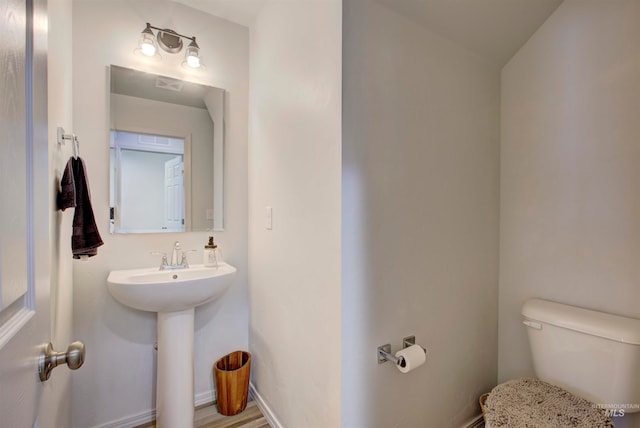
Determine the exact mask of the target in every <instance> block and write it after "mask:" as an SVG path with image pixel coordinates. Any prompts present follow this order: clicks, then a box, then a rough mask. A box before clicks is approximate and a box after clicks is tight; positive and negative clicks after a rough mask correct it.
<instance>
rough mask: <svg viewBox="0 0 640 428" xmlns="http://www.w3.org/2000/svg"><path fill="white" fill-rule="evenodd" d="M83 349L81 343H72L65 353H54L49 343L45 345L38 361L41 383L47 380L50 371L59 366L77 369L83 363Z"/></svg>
mask: <svg viewBox="0 0 640 428" xmlns="http://www.w3.org/2000/svg"><path fill="white" fill-rule="evenodd" d="M84 355H85V347H84V343H82V342H73V343H72V344H71V345H69V347H68V348H67V351H66V352H56V351H54V350H53V345H52V344H51V343H49V344H47V346H45V348H44V352H43V353H42V355H41V356H40V360H39V361H38V373H39V374H40V380H41V381H42V382H44V381H46V380H48V379H49V377H50V376H51V371H52V370H53V369H55V368H56V367H58V366H59V365H61V364H66V365H67V366H68V367H69V368H70V369H71V370H77V369H79V368H80V367H81V366H82V364H83V363H84Z"/></svg>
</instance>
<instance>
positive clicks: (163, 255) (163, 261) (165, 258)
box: [149, 251, 169, 270]
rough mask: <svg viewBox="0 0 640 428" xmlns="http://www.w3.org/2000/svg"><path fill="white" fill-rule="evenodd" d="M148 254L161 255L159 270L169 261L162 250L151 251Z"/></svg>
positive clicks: (167, 264)
mask: <svg viewBox="0 0 640 428" xmlns="http://www.w3.org/2000/svg"><path fill="white" fill-rule="evenodd" d="M149 254H151V255H153V256H162V261H161V262H160V270H163V269H164V268H165V267H167V266H169V262H168V261H167V253H165V252H162V251H151V252H150V253H149Z"/></svg>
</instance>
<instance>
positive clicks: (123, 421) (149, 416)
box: [93, 409, 156, 428]
mask: <svg viewBox="0 0 640 428" xmlns="http://www.w3.org/2000/svg"><path fill="white" fill-rule="evenodd" d="M155 418H156V410H155V409H153V410H149V411H147V412H142V413H138V414H136V415H131V416H125V417H124V418H120V419H118V420H115V421H111V422H107V423H104V424H101V425H94V426H93V428H131V427H135V426H138V425H142V424H146V423H147V422H151V421H152V420H154V419H155Z"/></svg>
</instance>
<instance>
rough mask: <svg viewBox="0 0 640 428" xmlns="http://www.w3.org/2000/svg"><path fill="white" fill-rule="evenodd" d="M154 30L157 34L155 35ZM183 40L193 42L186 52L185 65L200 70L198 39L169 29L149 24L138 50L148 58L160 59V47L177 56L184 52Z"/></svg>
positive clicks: (142, 34) (143, 32)
mask: <svg viewBox="0 0 640 428" xmlns="http://www.w3.org/2000/svg"><path fill="white" fill-rule="evenodd" d="M153 30H156V31H157V33H156V34H154V33H153ZM182 39H187V40H190V41H191V42H190V43H189V45H188V46H187V49H186V50H185V56H184V61H183V64H184V65H187V66H189V67H191V68H198V67H200V66H201V64H200V46H198V43H196V37H195V36H193V37H189V36H185V35H182V34H179V33H176V32H175V31H173V30H170V29H168V28H158V27H154V26H153V25H151V24H149V23H148V22H147V26H146V27H145V28H144V30H142V33H141V36H140V44H139V46H138V49H136V50H139V51H140V53H142V54H143V55H145V56H148V57H157V58H159V57H160V54H159V52H158V47H160V48H161V49H162V50H163V51H165V52H168V53H172V54H176V53H179V52H180V51H181V50H182V47H183V46H184V45H183V43H182Z"/></svg>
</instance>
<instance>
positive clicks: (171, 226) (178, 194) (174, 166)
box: [164, 156, 184, 232]
mask: <svg viewBox="0 0 640 428" xmlns="http://www.w3.org/2000/svg"><path fill="white" fill-rule="evenodd" d="M164 207H165V208H164V213H165V224H164V225H165V229H167V230H168V231H170V232H184V163H183V162H182V156H176V157H175V158H173V159H171V160H169V161H166V162H165V163H164Z"/></svg>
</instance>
